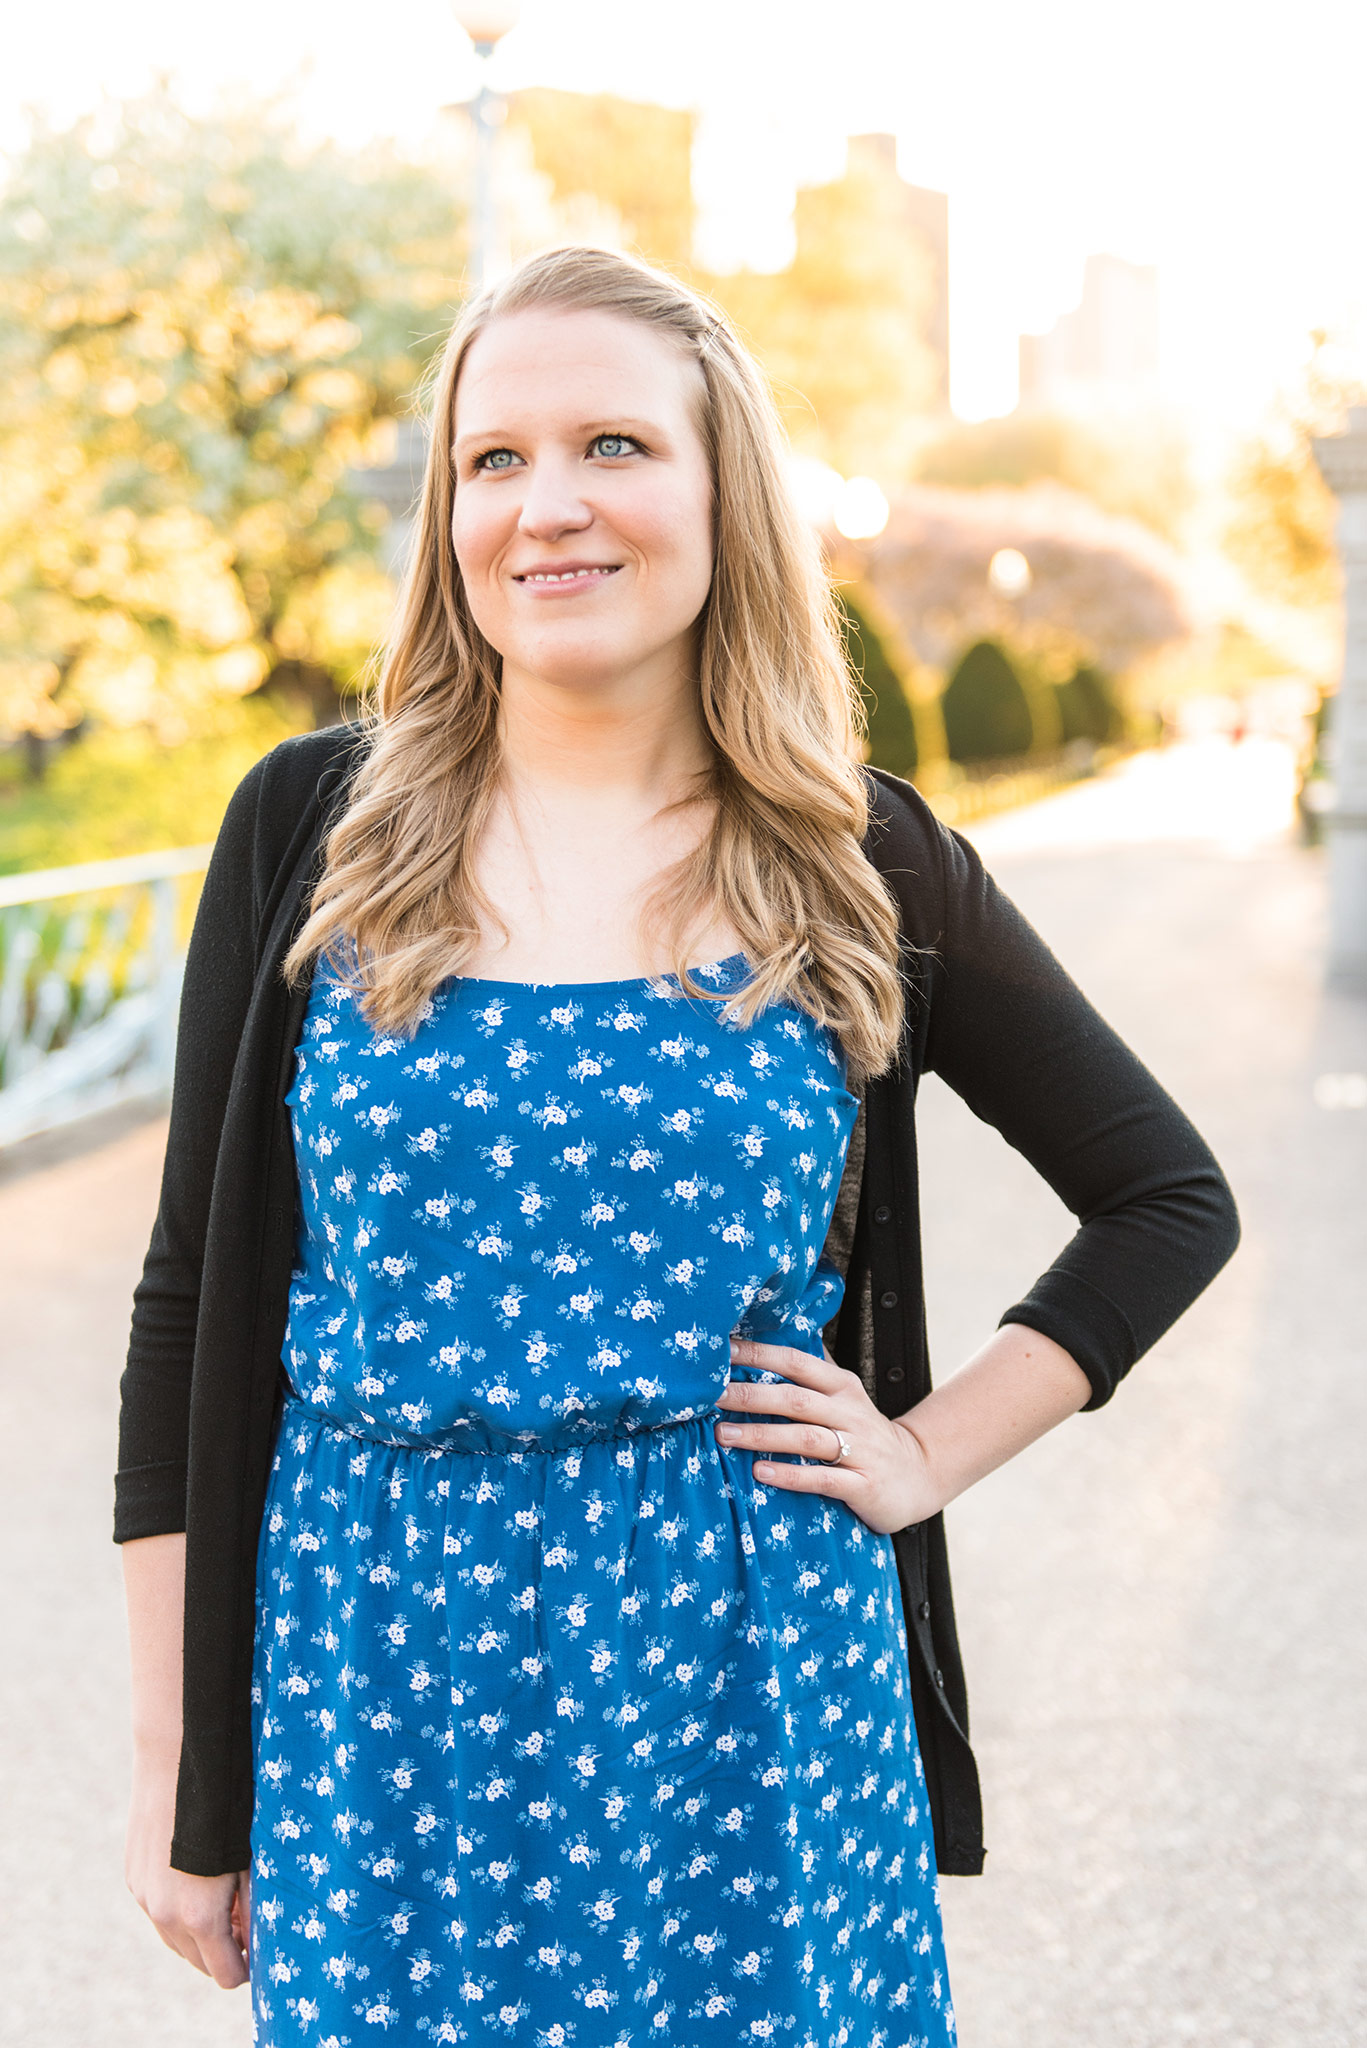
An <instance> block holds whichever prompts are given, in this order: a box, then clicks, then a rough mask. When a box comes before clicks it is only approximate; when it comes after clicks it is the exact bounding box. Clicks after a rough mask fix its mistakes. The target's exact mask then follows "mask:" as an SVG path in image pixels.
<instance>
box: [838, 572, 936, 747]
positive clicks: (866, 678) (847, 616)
mask: <svg viewBox="0 0 1367 2048" xmlns="http://www.w3.org/2000/svg"><path fill="white" fill-rule="evenodd" d="M836 602H837V604H838V605H839V607H840V624H841V632H842V633H843V635H844V640H845V659H846V661H847V662H848V663H849V669H850V674H851V675H852V676H853V677H854V679H855V681H856V683H858V685H859V692H860V695H861V697H862V698H863V700H864V715H865V717H866V719H867V720H868V728H869V760H870V761H871V762H872V763H873V765H874V767H875V768H886V769H887V770H888V772H889V773H890V774H892V775H902V776H906V777H907V778H908V779H910V777H911V776H913V775H914V774H915V773H916V770H917V768H918V767H919V766H920V749H919V747H918V745H917V740H916V720H915V718H914V716H913V714H912V709H911V705H910V703H909V701H908V699H907V693H906V689H905V686H904V685H903V682H902V678H901V677H900V676H899V675H898V673H897V670H896V669H895V668H894V667H893V665H892V662H891V661H890V660H889V658H888V652H887V649H886V647H885V646H884V645H883V642H882V639H881V638H880V636H879V634H878V631H877V628H876V627H874V626H873V625H872V624H871V623H870V620H869V618H868V615H867V613H866V612H865V611H864V610H863V608H862V606H861V605H860V603H859V600H858V599H857V598H856V597H852V596H851V595H850V593H849V591H848V590H842V591H839V592H837V594H836Z"/></svg>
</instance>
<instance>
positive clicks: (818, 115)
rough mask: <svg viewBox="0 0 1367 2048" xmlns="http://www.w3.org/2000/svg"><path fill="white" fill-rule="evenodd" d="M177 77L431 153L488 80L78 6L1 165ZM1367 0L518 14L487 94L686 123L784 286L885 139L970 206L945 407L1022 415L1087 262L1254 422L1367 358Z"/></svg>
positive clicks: (387, 29) (287, 27) (404, 25)
mask: <svg viewBox="0 0 1367 2048" xmlns="http://www.w3.org/2000/svg"><path fill="white" fill-rule="evenodd" d="M157 72H161V73H168V74H170V75H171V76H172V78H173V79H174V80H175V81H176V82H177V83H178V85H179V87H180V89H181V91H182V93H183V96H184V97H185V98H186V99H187V100H188V101H189V102H190V103H192V104H203V103H204V102H206V101H207V100H208V99H210V98H212V96H213V94H214V93H215V91H216V90H217V89H219V88H220V87H223V86H233V85H244V84H245V85H247V86H248V87H250V88H251V89H253V90H255V91H259V92H261V93H263V94H264V93H268V92H276V91H279V90H280V89H281V88H282V87H284V88H287V89H288V90H289V91H290V92H291V94H292V95H293V97H294V98H295V99H296V100H297V102H298V105H299V109H300V114H301V118H302V120H303V122H304V124H305V125H306V127H307V128H308V129H309V130H310V131H311V132H318V133H329V134H333V135H337V136H339V137H341V138H343V139H345V140H349V141H359V140H362V139H365V138H367V137H369V136H372V135H392V136H396V137H398V138H400V139H401V140H402V141H404V142H406V143H409V144H412V145H414V146H416V145H418V144H420V142H421V141H422V139H423V137H424V135H425V134H427V133H428V132H429V131H430V129H431V127H432V123H433V120H434V116H435V109H436V107H437V106H438V105H439V104H441V103H443V102H450V101H453V100H459V99H462V98H465V97H467V96H468V94H469V93H470V92H471V91H472V89H473V86H474V82H475V72H476V63H475V59H474V56H473V54H472V52H471V49H470V45H469V43H468V41H467V40H466V38H465V36H464V35H463V33H462V32H461V31H460V30H459V29H458V28H457V27H456V25H455V22H454V20H453V18H452V15H451V12H450V8H449V6H448V4H447V0H380V4H378V5H374V6H369V7H365V8H362V7H360V6H359V5H357V4H356V0H340V4H338V0H332V4H329V5H324V4H323V0H234V4H233V5H232V6H231V7H230V8H216V9H204V8H187V7H186V6H185V5H184V0H121V4H120V5H119V6H117V7H111V6H109V5H108V4H107V0H100V4H98V5H97V4H95V0H68V4H65V5H63V4H60V0H58V4H53V5H50V6H48V7H46V8H43V9H39V8H36V7H29V8H26V9H25V10H24V13H23V15H22V16H20V17H19V18H15V17H13V16H12V17H11V19H10V20H9V22H8V23H7V25H6V30H5V62H4V66H3V71H2V72H0V144H2V145H3V146H5V147H13V146H14V144H15V143H16V141H17V140H18V139H19V138H20V137H21V135H22V133H23V113H22V110H23V108H24V106H25V105H26V104H35V105H39V106H42V107H45V108H46V109H48V110H49V111H50V112H51V113H52V114H54V115H56V116H58V117H59V118H63V119H65V118H70V117H73V116H75V115H77V114H80V113H82V112H85V111H86V110H88V109H89V108H91V107H93V106H95V105H97V104H98V102H99V100H100V98H101V96H102V95H108V94H113V95H120V94H125V93H130V92H136V91H138V90H140V89H141V88H142V87H144V86H145V85H146V84H147V83H148V82H149V81H150V79H151V78H152V76H153V75H154V74H155V73H157ZM1364 78H1367V7H1364V6H1363V5H1362V0H1295V4H1292V0H1145V4H1144V5H1143V6H1142V7H1141V6H1133V5H1131V6H1107V5H1104V4H1098V0H1033V4H1032V5H1030V6H1028V7H1025V6H1022V5H1021V4H1020V0H940V4H939V5H936V6H931V5H929V4H927V0H840V4H839V5H818V4H816V0H691V4H689V5H682V6H681V5H678V4H675V0H525V5H524V7H523V11H522V18H521V20H520V22H519V24H518V26H517V27H516V28H515V29H514V30H513V32H512V33H511V34H510V35H509V36H508V37H507V39H506V41H505V42H504V43H503V44H502V45H501V47H500V49H499V51H498V53H497V56H496V57H495V59H494V70H493V82H494V83H495V84H497V85H500V86H501V87H503V88H505V89H508V90H513V89H516V88H518V87H520V86H526V85H552V86H560V87H564V88H567V89H570V90H573V91H611V92H619V93H623V94H626V95H629V96H631V97H634V98H639V99H650V100H658V101H663V102H665V103H668V104H671V105H675V106H692V107H694V108H696V109H697V110H698V112H699V114H700V115H701V117H702V124H701V131H700V139H699V147H698V155H697V164H696V173H697V176H696V183H697V190H698V196H699V199H700V202H701V205H702V224H701V239H702V246H703V249H704V252H705V253H707V254H709V255H711V256H712V257H713V258H714V260H718V261H725V262H732V263H734V262H737V261H741V260H751V261H756V262H759V263H768V264H773V263H775V262H777V261H781V260H782V256H783V252H784V249H785V247H786V246H787V235H788V233H789V226H788V223H789V216H790V212H791V207H792V200H793V192H794V189H795V187H796V185H797V184H798V183H799V182H814V181H817V180H820V179H822V178H827V177H831V176H834V175H837V174H838V173H839V171H840V169H841V167H842V164H843V158H844V143H845V137H846V136H847V135H849V134H852V133H860V132H865V131H869V130H888V131H891V132H893V133H895V134H896V135H897V137H898V141H899V162H900V166H901V169H902V173H903V175H904V176H905V177H907V178H910V179H911V180H913V181H914V182H916V183H918V184H925V185H933V186H936V187H938V188H939V189H941V190H943V191H946V192H948V194H949V196H950V233H951V276H952V284H951V291H952V297H951V334H952V340H951V348H952V397H953V402H954V405H955V408H956V410H957V411H958V412H960V413H961V414H962V415H964V416H965V417H968V418H980V417H984V416H987V415H991V414H994V413H1000V412H1005V411H1007V410H1009V409H1010V407H1011V406H1012V405H1013V403H1014V402H1015V396H1016V360H1017V354H1016V338H1017V336H1018V335H1019V334H1020V333H1021V332H1039V331H1042V330H1043V329H1045V328H1047V327H1049V326H1050V325H1051V324H1052V322H1053V321H1054V319H1055V318H1056V317H1057V316H1058V314H1059V313H1061V312H1063V311H1065V310H1066V309H1067V308H1068V307H1070V306H1072V305H1073V304H1075V303H1076V301H1077V297H1078V293H1079V290H1080V286H1081V276H1082V262H1083V258H1084V257H1085V256H1086V255H1087V254H1088V253H1089V252H1090V251H1094V250H1098V251H1099V250H1105V251H1109V252H1111V253H1113V254H1116V255H1119V256H1125V257H1128V258H1130V259H1131V260H1132V261H1136V262H1144V263H1156V264H1157V265H1158V266H1159V273H1160V291H1161V308H1162V351H1163V382H1164V386H1165V389H1166V390H1167V392H1168V393H1169V394H1170V395H1171V397H1172V398H1173V399H1174V400H1176V401H1178V402H1181V403H1183V404H1184V405H1189V406H1192V407H1195V408H1198V409H1199V410H1201V411H1203V412H1205V413H1207V414H1208V415H1211V416H1219V417H1221V418H1225V419H1235V418H1238V419H1251V418H1252V417H1253V416H1255V415H1256V413H1257V412H1258V410H1259V409H1260V408H1261V407H1262V406H1263V405H1264V404H1265V403H1266V402H1267V401H1268V400H1269V399H1270V398H1271V396H1272V394H1273V393H1274V391H1275V389H1276V388H1277V386H1278V385H1279V384H1281V383H1284V382H1285V381H1286V380H1287V379H1288V378H1290V377H1291V376H1293V375H1294V373H1295V369H1296V367H1297V365H1298V364H1299V363H1300V362H1301V361H1302V360H1303V359H1304V356H1305V353H1306V348H1307V342H1306V337H1307V334H1308V331H1309V330H1310V329H1311V328H1312V327H1327V328H1329V329H1330V330H1331V331H1335V332H1338V333H1341V334H1342V335H1344V336H1345V337H1346V338H1347V339H1348V340H1349V342H1350V345H1353V346H1356V347H1358V348H1359V349H1362V348H1363V347H1364V346H1367V152H1364V148H1363V140H1362V137H1363V90H1364V88H1363V81H1364Z"/></svg>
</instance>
